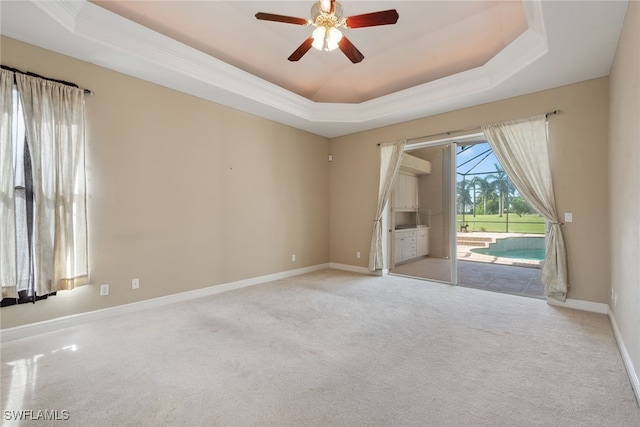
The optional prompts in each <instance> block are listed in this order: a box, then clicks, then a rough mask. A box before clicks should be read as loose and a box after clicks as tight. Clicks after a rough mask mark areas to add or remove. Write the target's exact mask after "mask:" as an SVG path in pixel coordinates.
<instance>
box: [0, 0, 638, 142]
mask: <svg viewBox="0 0 640 427" xmlns="http://www.w3.org/2000/svg"><path fill="white" fill-rule="evenodd" d="M96 3H100V4H102V5H103V6H104V7H100V6H98V5H97V4H94V3H91V2H88V1H84V0H79V1H70V0H55V1H53V0H47V1H33V0H21V1H6V0H2V1H0V19H1V20H0V32H1V33H2V34H3V35H6V36H8V37H12V38H15V39H17V40H22V41H25V42H28V43H31V44H34V45H37V46H41V47H43V48H46V49H50V50H53V51H56V52H60V53H62V54H65V55H69V56H72V57H75V58H78V59H81V60H84V61H87V62H90V63H94V64H97V65H100V66H103V67H106V68H110V69H113V70H116V71H119V72H122V73H126V74H129V75H132V76H135V77H138V78H141V79H144V80H148V81H151V82H154V83H157V84H160V85H164V86H167V87H171V88H173V89H176V90H180V91H183V92H185V93H189V94H191V95H195V96H199V97H201V98H205V99H208V100H211V101H213V102H216V103H219V104H223V105H227V106H230V107H232V108H236V109H238V110H242V111H246V112H249V113H251V114H255V115H258V116H261V117H265V118H268V119H271V120H275V121H278V122H281V123H284V124H287V125H290V126H294V127H297V128H300V129H304V130H307V131H309V132H312V133H316V134H319V135H323V136H326V137H336V136H340V135H345V134H349V133H354V132H358V131H362V130H367V129H373V128H376V127H380V126H385V125H389V124H394V123H398V122H403V121H407V120H412V119H416V118H420V117H425V116H429V115H433V114H438V113H442V112H446V111H451V110H454V109H459V108H464V107H468V106H473V105H478V104H482V103H486V102H491V101H495V100H500V99H505V98H509V97H512V96H517V95H521V94H525V93H531V92H535V91H540V90H544V89H548V88H552V87H557V86H561V85H566V84H570V83H574V82H578V81H583V80H588V79H592V78H597V77H602V76H606V75H608V74H609V70H610V68H611V63H612V61H613V56H614V53H615V48H616V45H617V41H618V36H619V34H620V29H621V26H622V21H623V18H624V13H625V11H626V6H627V2H626V1H602V2H597V1H546V0H545V1H540V0H532V1H525V2H520V1H519V0H509V1H503V2H497V1H491V0H489V1H486V0H475V1H468V2H459V1H363V0H343V1H342V5H343V8H344V12H345V15H346V16H351V15H357V14H361V13H368V12H374V11H379V10H386V9H396V10H397V11H398V14H399V15H400V18H399V20H398V23H397V24H395V25H389V26H380V27H371V28H359V29H354V30H345V31H344V33H345V35H346V36H347V37H348V38H349V40H351V41H352V42H353V43H354V44H355V45H356V46H357V47H358V49H359V50H360V51H361V52H362V53H363V54H364V55H365V59H364V61H362V62H361V63H359V64H351V62H350V61H349V60H348V59H347V58H346V57H345V56H344V55H343V54H342V53H341V52H340V51H339V50H338V51H334V52H319V51H315V50H313V49H312V50H311V51H309V52H308V53H307V54H306V55H305V56H304V57H303V58H302V59H301V60H300V61H299V62H297V63H295V62H293V63H292V62H289V61H287V57H288V56H289V55H290V54H291V52H293V50H295V49H296V48H297V47H298V45H299V44H300V43H302V41H304V39H305V38H307V37H308V36H309V35H310V32H311V30H312V27H305V26H296V25H290V24H283V23H275V22H267V21H258V20H256V19H255V17H254V15H255V13H256V12H268V13H277V14H282V15H288V16H296V17H301V18H308V17H309V9H310V7H311V5H312V3H313V2H312V1H136V2H132V1H121V0H110V1H104V0H96ZM107 8H108V9H111V10H113V11H114V12H117V13H114V12H112V11H110V10H107ZM123 16H127V17H128V18H129V19H127V18H124V17H123ZM525 20H526V22H525ZM3 65H9V66H11V65H12V64H3ZM39 71H40V72H42V73H44V71H43V70H39ZM99 95H100V94H99V93H98V94H96V96H99Z"/></svg>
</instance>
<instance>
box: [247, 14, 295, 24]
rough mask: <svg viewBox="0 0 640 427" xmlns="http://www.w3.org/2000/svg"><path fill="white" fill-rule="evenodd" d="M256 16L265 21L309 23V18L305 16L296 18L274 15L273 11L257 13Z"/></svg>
mask: <svg viewBox="0 0 640 427" xmlns="http://www.w3.org/2000/svg"><path fill="white" fill-rule="evenodd" d="M256 18H258V19H262V20H263V21H274V22H284V23H285V24H296V25H307V20H306V19H304V18H295V17H293V16H284V15H274V14H273V13H264V12H258V13H256Z"/></svg>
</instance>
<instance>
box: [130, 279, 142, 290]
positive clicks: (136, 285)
mask: <svg viewBox="0 0 640 427" xmlns="http://www.w3.org/2000/svg"><path fill="white" fill-rule="evenodd" d="M139 287H140V279H133V280H132V281H131V289H138V288H139Z"/></svg>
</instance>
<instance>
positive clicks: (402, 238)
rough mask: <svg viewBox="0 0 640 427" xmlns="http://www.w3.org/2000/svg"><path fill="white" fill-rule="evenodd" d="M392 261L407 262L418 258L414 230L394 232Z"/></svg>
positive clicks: (415, 232) (416, 238)
mask: <svg viewBox="0 0 640 427" xmlns="http://www.w3.org/2000/svg"><path fill="white" fill-rule="evenodd" d="M394 243H395V246H394V251H395V252H394V257H393V258H394V261H395V262H396V264H397V263H400V262H403V261H407V260H410V259H413V258H416V257H417V256H418V236H417V231H416V229H415V228H412V229H410V230H401V231H396V236H395V240H394Z"/></svg>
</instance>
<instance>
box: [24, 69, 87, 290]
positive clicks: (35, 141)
mask: <svg viewBox="0 0 640 427" xmlns="http://www.w3.org/2000/svg"><path fill="white" fill-rule="evenodd" d="M16 82H17V86H18V93H19V95H20V100H21V102H22V106H23V109H24V116H25V124H26V134H27V141H28V146H29V147H28V148H29V151H30V154H31V164H32V171H33V192H34V218H33V237H32V238H33V244H32V257H33V265H34V272H33V275H34V278H33V279H34V283H35V289H36V292H37V294H38V295H46V294H49V293H51V292H55V291H59V290H63V289H72V288H74V287H75V286H79V285H83V284H86V283H87V282H88V257H87V218H86V195H85V190H86V189H85V151H84V149H85V147H84V146H85V143H84V136H85V135H84V91H83V90H82V89H79V88H76V87H72V86H68V85H64V84H60V83H57V82H53V81H49V80H45V79H41V78H37V77H31V76H28V75H24V74H19V73H17V74H16Z"/></svg>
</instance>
